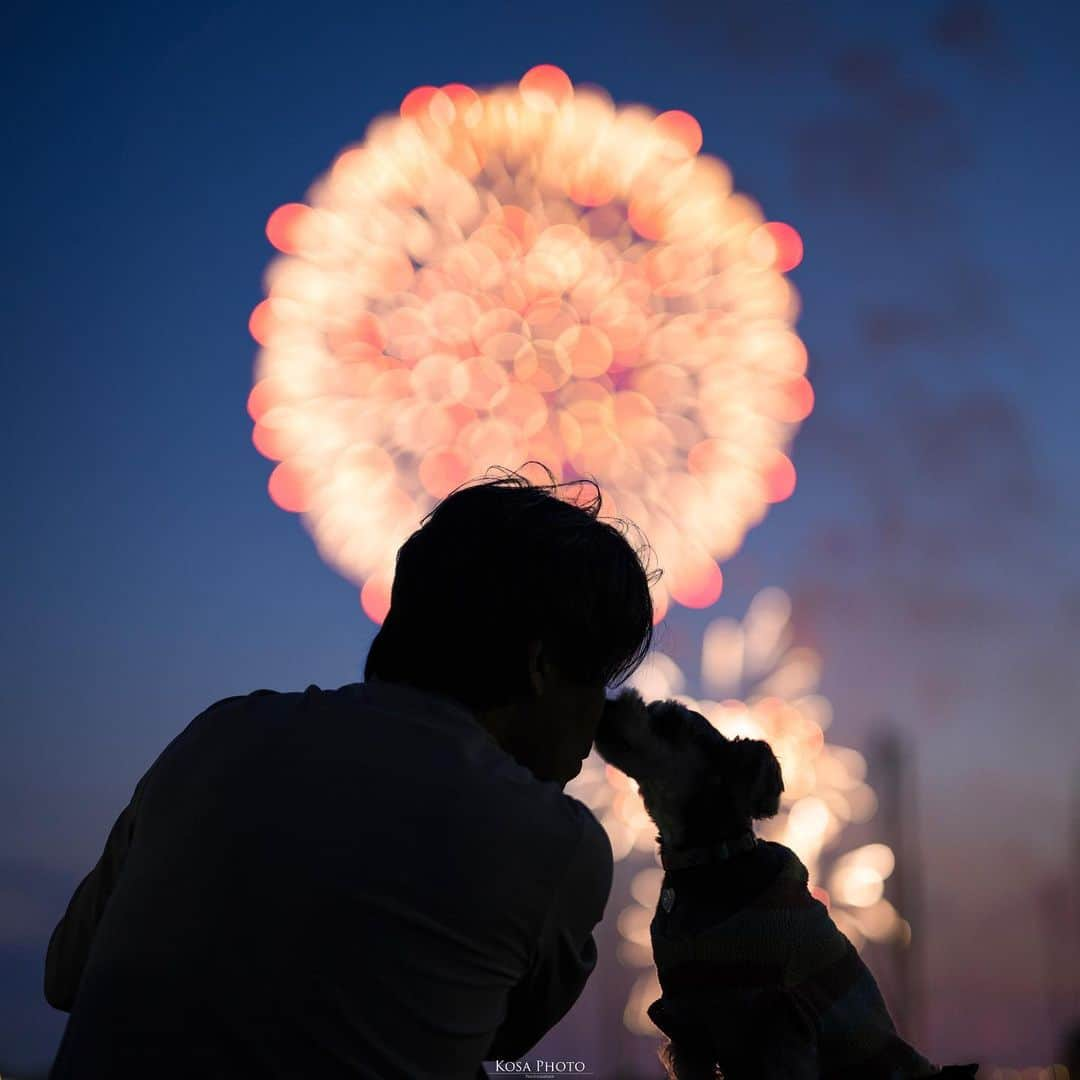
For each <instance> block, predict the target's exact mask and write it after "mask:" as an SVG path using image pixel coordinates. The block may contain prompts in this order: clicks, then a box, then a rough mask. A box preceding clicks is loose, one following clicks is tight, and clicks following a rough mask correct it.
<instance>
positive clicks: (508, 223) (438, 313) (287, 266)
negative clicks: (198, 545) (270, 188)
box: [248, 64, 814, 621]
mask: <svg viewBox="0 0 1080 1080" xmlns="http://www.w3.org/2000/svg"><path fill="white" fill-rule="evenodd" d="M701 145H702V132H701V127H700V125H699V124H698V122H697V121H696V120H695V119H694V117H692V116H691V115H690V114H689V113H686V112H683V111H681V110H677V109H676V110H669V111H667V112H663V113H660V114H659V115H657V114H656V113H654V112H653V111H652V110H650V109H648V108H646V107H644V106H639V105H635V106H627V107H616V106H615V105H614V104H613V103H612V102H611V101H610V100H609V99H608V98H607V97H606V96H605V95H604V93H603V91H602V90H599V89H596V88H585V87H575V86H574V85H573V84H572V82H571V80H570V79H569V77H568V76H567V74H566V73H565V72H563V71H562V70H560V69H559V68H557V67H554V66H552V65H549V64H542V65H539V66H537V67H535V68H533V69H532V70H530V71H529V72H527V73H526V74H525V75H524V76H523V77H522V78H521V80H520V82H519V83H518V85H516V86H500V87H496V88H494V89H492V90H487V91H483V92H481V91H477V90H475V89H473V88H471V87H469V86H467V85H465V84H463V83H451V84H448V85H445V86H442V87H437V86H421V87H417V88H416V89H414V90H412V91H410V92H409V93H408V94H406V95H405V98H404V100H403V101H402V103H401V108H400V113H399V115H396V116H384V117H380V118H378V119H376V120H375V121H374V122H373V123H372V124H371V125H370V127H369V128H368V130H367V132H366V135H365V138H364V139H363V140H362V141H361V142H358V143H356V144H354V145H351V146H348V147H346V148H344V149H343V151H342V152H341V153H340V154H339V155H338V156H337V158H336V160H335V161H334V163H333V165H332V167H331V168H330V169H329V170H328V171H327V172H326V173H325V174H324V175H323V176H321V177H319V178H318V179H317V180H316V182H315V183H314V184H313V185H312V187H311V189H310V190H309V192H308V194H307V197H306V200H305V202H303V203H299V202H291V203H287V204H285V205H284V206H281V207H279V208H278V209H276V210H275V211H274V212H273V213H272V214H271V215H270V216H269V220H268V221H267V225H266V232H267V236H268V238H269V240H270V242H271V243H272V244H273V245H274V246H275V248H277V249H278V251H279V252H280V253H281V254H280V256H279V257H277V258H275V259H274V260H273V261H272V262H271V263H270V265H269V267H268V268H267V271H266V274H265V288H266V298H265V299H264V300H262V301H261V302H260V303H259V304H258V305H257V307H256V308H255V310H254V311H253V312H252V314H251V318H250V322H249V326H250V330H251V334H252V336H253V337H254V338H255V340H256V341H257V342H258V344H259V346H260V349H259V351H258V355H257V360H256V365H255V385H254V387H253V389H252V391H251V394H250V396H249V399H248V411H249V413H250V415H251V418H252V420H253V430H252V441H253V443H254V445H255V447H256V448H257V449H258V451H259V452H260V453H261V454H263V455H264V456H266V457H268V458H270V459H271V460H273V461H275V462H277V463H279V464H278V465H277V467H276V468H275V469H274V471H273V472H272V473H271V475H270V481H269V484H268V490H269V494H270V497H271V499H273V501H274V502H275V503H276V504H277V505H278V506H279V507H281V508H282V509H284V510H287V511H290V512H294V513H299V514H301V515H302V519H303V522H304V524H305V527H306V528H307V529H308V530H309V532H310V533H311V534H312V536H313V538H314V541H315V544H316V547H317V549H318V551H319V553H320V554H321V556H322V557H323V559H325V561H326V562H327V563H328V564H329V565H330V566H332V567H333V568H334V569H335V570H337V571H338V572H339V573H341V574H342V575H343V576H345V577H346V578H347V579H349V580H351V581H353V582H355V583H356V584H358V585H361V586H363V593H362V597H361V599H362V605H363V609H364V611H365V612H366V613H367V614H368V615H369V617H371V618H372V619H374V620H375V621H379V620H380V618H381V617H382V615H384V614H385V606H384V604H383V603H382V600H381V597H383V596H384V595H386V593H387V591H388V588H389V583H390V581H391V580H392V577H393V568H394V556H395V554H396V552H397V550H398V548H399V547H400V545H401V544H402V543H403V542H404V540H405V539H406V538H407V537H408V535H409V534H410V533H411V532H412V531H413V530H414V529H416V528H417V527H418V526H419V523H420V520H421V518H422V517H423V516H424V515H425V514H426V513H427V512H428V510H430V509H431V508H432V507H433V506H434V505H435V503H436V502H437V501H438V500H439V499H441V498H443V497H444V496H445V495H447V494H448V493H449V492H450V491H452V490H453V489H454V488H455V487H457V486H459V485H460V484H462V483H464V482H466V481H467V480H468V479H470V478H472V477H476V476H480V475H483V474H485V473H486V472H487V471H488V470H489V469H490V468H492V467H494V466H502V467H509V468H514V469H518V468H521V466H522V465H523V463H525V462H527V461H538V462H542V463H543V464H544V465H546V466H548V467H549V468H550V469H551V470H552V472H553V473H554V474H555V476H556V478H557V479H558V480H560V481H573V480H576V479H579V478H581V477H585V476H587V477H590V478H593V479H595V480H596V482H597V483H598V484H599V486H600V489H601V493H602V496H603V503H602V508H603V513H604V514H605V515H610V516H623V517H626V518H629V519H630V520H632V521H633V522H634V523H635V524H636V525H637V526H638V527H640V528H641V529H642V530H643V532H644V533H645V535H646V536H647V537H648V540H649V543H650V545H651V546H652V548H653V549H654V550H655V552H656V555H657V558H658V561H659V563H660V565H662V566H663V567H664V569H665V574H664V576H663V578H662V579H660V580H658V581H656V582H654V583H653V585H652V589H653V601H654V609H655V617H656V621H659V620H660V619H661V618H663V617H664V615H665V613H666V612H667V610H668V608H669V606H670V605H671V604H680V605H683V606H685V607H690V608H701V607H707V606H708V605H709V604H711V603H713V602H714V601H715V600H716V599H717V597H718V596H719V595H720V592H721V590H722V587H723V577H722V574H721V572H720V564H721V563H722V562H724V561H725V560H726V559H728V558H730V557H731V556H732V555H733V554H734V553H735V552H736V550H737V549H738V548H739V546H740V545H741V543H742V541H743V538H744V536H745V534H746V532H747V530H748V529H750V528H752V527H753V526H754V525H756V524H758V523H759V522H760V521H761V520H762V518H763V517H764V516H765V514H766V513H767V511H768V508H769V506H770V505H772V504H774V503H776V502H779V501H782V500H784V499H787V498H789V497H790V496H791V494H792V493H793V492H794V490H795V470H794V467H793V466H792V464H791V461H790V459H789V457H788V456H787V451H788V449H789V446H790V442H791V440H792V438H793V436H794V434H795V432H796V430H797V428H798V425H799V424H800V423H801V421H802V420H804V419H805V417H806V416H807V415H808V414H809V412H810V410H811V409H812V408H813V403H814V395H813V390H812V388H811V387H810V383H809V382H808V381H807V379H806V377H805V375H806V361H807V357H806V348H805V346H804V345H803V343H802V342H801V340H800V339H799V337H798V335H797V334H796V333H795V332H794V329H793V324H794V322H795V320H796V318H797V317H798V314H799V307H800V301H799V296H798V294H797V293H796V291H795V289H794V288H793V287H792V286H791V284H790V283H789V282H788V280H787V279H786V278H785V277H784V274H783V271H784V269H786V268H788V267H790V266H792V265H795V262H797V261H798V260H797V259H795V257H794V255H793V252H795V250H796V246H797V248H798V250H799V253H800V256H801V242H799V243H798V244H797V245H796V241H797V240H798V236H797V234H796V233H795V231H794V229H792V228H791V227H790V226H787V225H783V224H782V223H779V222H768V221H766V220H765V217H764V215H763V214H762V212H761V209H760V208H759V207H758V205H757V204H756V203H755V202H754V201H753V200H752V199H751V198H749V197H748V196H746V195H744V194H738V193H735V192H734V190H733V185H732V174H731V170H730V169H729V168H728V166H727V165H726V164H724V162H722V161H720V160H719V159H718V158H715V157H712V156H709V155H706V154H701V153H700V149H701ZM793 260H794V261H793ZM544 478H545V477H543V475H542V474H541V473H539V472H538V473H537V476H536V479H544Z"/></svg>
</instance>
